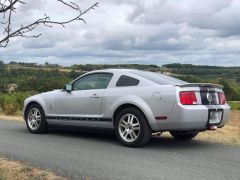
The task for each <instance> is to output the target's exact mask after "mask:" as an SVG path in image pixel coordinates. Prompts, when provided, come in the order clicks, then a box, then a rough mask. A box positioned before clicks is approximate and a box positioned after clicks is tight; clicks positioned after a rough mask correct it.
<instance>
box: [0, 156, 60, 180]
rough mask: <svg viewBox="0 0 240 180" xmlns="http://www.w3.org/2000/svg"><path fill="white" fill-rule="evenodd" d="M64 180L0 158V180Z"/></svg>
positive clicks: (49, 173)
mask: <svg viewBox="0 0 240 180" xmlns="http://www.w3.org/2000/svg"><path fill="white" fill-rule="evenodd" d="M9 179H11V180H64V179H65V178H62V177H59V176H56V175H54V174H53V173H51V172H47V171H42V170H39V169H37V168H33V167H30V166H27V165H24V164H21V163H20V162H12V161H9V160H7V159H4V158H0V180H9Z"/></svg>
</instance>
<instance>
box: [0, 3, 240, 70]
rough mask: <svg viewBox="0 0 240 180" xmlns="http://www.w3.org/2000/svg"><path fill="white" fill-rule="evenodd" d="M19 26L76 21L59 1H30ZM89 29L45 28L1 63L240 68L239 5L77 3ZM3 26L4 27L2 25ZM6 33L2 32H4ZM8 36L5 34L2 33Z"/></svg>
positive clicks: (4, 51) (0, 52) (14, 43)
mask: <svg viewBox="0 0 240 180" xmlns="http://www.w3.org/2000/svg"><path fill="white" fill-rule="evenodd" d="M25 2H26V4H25V5H20V6H19V7H18V9H17V11H16V13H15V14H14V22H13V24H14V25H15V27H17V26H20V25H21V24H28V23H31V22H32V21H34V20H36V19H38V18H40V17H42V16H43V14H44V13H46V14H48V15H49V16H50V17H51V18H52V20H65V19H68V18H70V17H73V16H74V14H73V11H72V10H71V9H69V8H67V7H64V6H63V5H61V4H59V3H58V2H57V1H56V0H52V1H49V0H38V1H32V0H25ZM75 2H77V3H78V4H79V5H80V7H81V8H82V9H86V8H88V7H89V6H91V5H92V4H93V3H95V2H99V6H98V7H97V8H96V9H95V10H92V11H90V12H89V13H88V14H86V15H85V16H84V19H85V20H86V22H87V23H86V24H84V23H82V22H75V23H72V24H70V25H68V26H66V27H65V28H62V27H61V26H54V27H53V28H47V27H44V26H41V27H39V28H38V29H36V30H35V31H34V32H32V33H31V34H38V33H41V34H42V36H41V37H39V38H38V39H31V38H30V39H29V38H27V39H23V38H14V39H12V40H11V42H10V43H9V45H8V47H6V48H0V60H4V62H9V61H22V62H23V61H24V62H37V63H45V62H49V63H58V64H61V65H67V66H69V65H72V64H103V63H104V64H124V63H134V64H135V63H136V64H156V65H162V64H168V63H189V64H199V65H205V64H207V65H220V66H240V23H239V22H240V1H239V0H201V1H199V0H184V1H177V0H102V1H101V0H99V1H94V0H75ZM0 27H2V25H0ZM0 30H2V28H1V29H0ZM0 36H2V34H0Z"/></svg>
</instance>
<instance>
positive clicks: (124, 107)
mask: <svg viewBox="0 0 240 180" xmlns="http://www.w3.org/2000/svg"><path fill="white" fill-rule="evenodd" d="M130 107H131V108H136V109H138V110H139V111H141V112H142V113H143V115H144V116H145V118H146V119H147V123H148V125H149V127H151V124H150V123H149V120H148V117H147V116H146V114H145V113H144V111H143V110H142V109H141V108H140V107H139V106H137V105H136V104H133V103H124V104H121V105H120V106H119V107H118V108H117V109H116V110H115V111H114V113H113V127H115V121H116V118H117V115H118V113H120V112H121V111H122V110H124V109H127V108H130ZM151 129H152V127H151Z"/></svg>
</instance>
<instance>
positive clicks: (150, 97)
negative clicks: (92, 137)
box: [23, 69, 230, 147]
mask: <svg viewBox="0 0 240 180" xmlns="http://www.w3.org/2000/svg"><path fill="white" fill-rule="evenodd" d="M222 88H223V87H222V86H220V85H216V84H202V83H199V84H191V83H187V82H184V81H181V80H178V79H175V78H172V77H169V76H166V75H163V74H159V73H153V72H147V71H139V70H129V69H107V70H97V71H92V72H89V73H86V74H84V75H82V76H80V77H79V78H77V79H75V80H74V81H72V82H71V83H70V84H66V85H65V86H64V88H63V89H61V90H54V91H50V92H46V93H41V94H38V95H35V96H32V97H29V98H27V99H26V100H25V101H24V110H23V111H24V119H25V121H26V125H27V128H28V130H29V131H30V132H31V133H45V132H47V130H48V126H49V125H71V126H82V127H98V128H110V129H114V130H115V132H116V135H117V137H118V139H119V141H120V142H121V143H122V144H124V145H126V146H131V147H134V146H142V145H145V144H146V143H147V142H148V141H149V140H150V138H151V136H152V133H156V132H158V133H161V132H165V131H169V132H170V133H171V135H172V136H173V137H174V138H176V139H179V140H188V139H192V138H194V137H195V136H196V135H197V134H198V133H199V132H201V131H205V130H215V129H217V128H221V127H223V126H224V125H225V123H226V122H227V120H228V118H229V113H230V107H229V106H228V104H227V102H226V99H225V95H224V92H223V90H222Z"/></svg>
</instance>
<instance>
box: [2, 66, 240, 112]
mask: <svg viewBox="0 0 240 180" xmlns="http://www.w3.org/2000/svg"><path fill="white" fill-rule="evenodd" d="M106 68H132V69H140V70H148V71H154V72H161V73H165V74H167V75H170V76H174V77H176V78H179V79H182V80H185V81H187V82H192V83H194V82H210V83H218V84H221V85H223V86H224V92H225V94H226V97H227V100H228V101H230V102H229V104H230V105H231V107H232V109H233V110H240V103H239V101H240V79H239V74H240V67H218V66H196V65H191V64H167V65H163V66H162V67H160V66H157V65H140V64H115V65H107V64H101V65H100V64H86V65H72V66H70V67H63V66H60V65H58V64H49V63H47V62H46V63H45V64H44V65H39V64H36V63H22V62H14V61H12V62H10V63H9V64H4V63H3V61H0V111H1V112H3V113H5V114H7V115H15V114H19V111H21V110H22V106H23V101H24V99H25V98H27V97H29V96H31V95H34V94H37V93H40V92H46V91H50V90H53V89H61V88H62V87H63V86H64V84H66V83H69V82H71V81H72V80H73V79H75V78H77V77H78V76H80V75H81V74H83V73H85V72H87V71H92V70H96V69H106Z"/></svg>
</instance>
